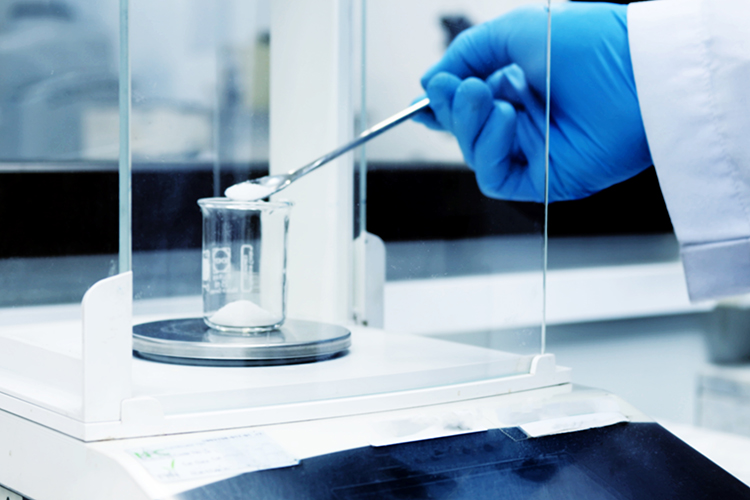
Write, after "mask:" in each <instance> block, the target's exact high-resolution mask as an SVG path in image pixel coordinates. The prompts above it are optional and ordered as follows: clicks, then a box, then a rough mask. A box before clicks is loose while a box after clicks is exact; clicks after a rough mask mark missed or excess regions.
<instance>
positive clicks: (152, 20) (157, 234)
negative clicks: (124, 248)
mask: <svg viewBox="0 0 750 500" xmlns="http://www.w3.org/2000/svg"><path fill="white" fill-rule="evenodd" d="M269 23H270V14H269V2H267V1H246V0H230V1H223V2H201V1H189V2H183V1H177V0H173V1H164V2H149V1H147V0H131V18H130V38H131V54H132V55H131V68H132V89H133V90H132V93H133V95H132V116H131V134H132V135H131V140H132V158H133V270H134V287H135V298H136V299H155V298H165V297H191V298H192V299H197V301H196V302H189V301H188V303H190V304H194V305H195V304H197V305H195V308H192V309H191V308H190V306H188V310H187V311H185V312H187V313H189V314H193V313H195V314H197V315H199V314H200V305H199V298H200V293H201V212H200V210H199V207H198V205H197V200H198V199H199V198H205V197H211V196H219V195H221V194H223V191H224V189H225V188H226V187H228V186H230V185H232V184H234V183H236V182H238V181H240V180H245V179H247V178H249V177H256V176H259V175H264V174H265V173H266V172H267V170H268V117H269V113H268V105H269V102H268V101H269V90H268V85H269V83H268V77H269Z"/></svg>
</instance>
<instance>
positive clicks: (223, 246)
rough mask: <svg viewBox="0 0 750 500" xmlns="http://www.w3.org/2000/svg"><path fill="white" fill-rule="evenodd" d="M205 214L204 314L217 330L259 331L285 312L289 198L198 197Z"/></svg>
mask: <svg viewBox="0 0 750 500" xmlns="http://www.w3.org/2000/svg"><path fill="white" fill-rule="evenodd" d="M198 205H199V206H200V207H201V212H202V213H203V264H202V270H203V272H202V276H203V278H202V282H203V319H204V321H205V322H206V324H207V325H208V326H210V327H211V328H214V329H216V330H221V331H225V332H233V333H255V332H264V331H268V330H273V329H275V328H278V327H280V326H281V324H282V323H283V322H284V318H285V313H286V241H287V229H288V227H289V210H290V209H291V207H292V204H291V203H289V202H285V201H273V202H266V201H237V200H232V199H229V198H203V199H200V200H198Z"/></svg>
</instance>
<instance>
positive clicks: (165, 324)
mask: <svg viewBox="0 0 750 500" xmlns="http://www.w3.org/2000/svg"><path fill="white" fill-rule="evenodd" d="M350 345H351V333H350V332H349V330H347V329H346V328H344V327H342V326H337V325H329V324H326V323H317V322H314V321H301V320H287V321H286V322H285V323H284V325H283V326H282V327H281V328H279V329H278V330H272V331H269V332H264V333H257V334H246V335H238V334H227V333H224V332H220V331H218V330H214V329H211V328H209V327H208V325H206V324H205V323H204V322H203V318H184V319H171V320H165V321H155V322H153V323H142V324H140V325H135V326H134V327H133V351H134V352H135V353H136V354H137V355H138V356H140V357H142V358H145V359H150V360H153V361H159V362H166V363H176V364H188V365H201V366H267V365H283V364H292V363H309V362H313V361H321V360H325V359H331V358H333V357H337V356H339V355H341V354H343V353H345V352H346V350H347V349H348V348H349V346H350Z"/></svg>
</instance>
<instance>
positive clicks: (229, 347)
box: [0, 0, 750, 500]
mask: <svg viewBox="0 0 750 500" xmlns="http://www.w3.org/2000/svg"><path fill="white" fill-rule="evenodd" d="M363 5H364V3H362V4H358V3H356V2H348V1H337V0H325V1H321V0H315V1H304V2H297V1H295V2H284V1H278V2H273V3H272V5H271V9H272V12H271V30H272V40H273V45H272V47H273V48H272V50H273V52H272V57H273V60H274V64H273V65H272V66H271V69H270V71H271V75H270V76H271V82H272V83H271V85H272V89H273V92H271V96H270V100H271V102H270V108H271V110H272V115H273V117H274V119H273V120H272V122H271V134H270V141H271V144H270V165H271V166H270V168H271V170H272V171H287V170H289V169H290V168H293V167H295V166H299V165H302V164H304V163H305V162H306V161H308V160H309V159H310V158H314V157H316V156H317V155H319V154H320V153H321V152H322V150H330V149H332V148H334V147H335V146H337V145H338V144H340V143H342V142H344V141H345V140H346V139H347V138H349V137H350V136H351V134H352V131H351V117H352V116H353V112H352V103H351V101H352V94H353V91H352V88H353V83H352V71H351V68H352V67H353V64H352V49H351V47H352V46H353V41H354V39H355V38H356V37H355V34H354V26H356V23H353V22H352V19H353V18H354V17H355V16H353V14H352V10H355V11H356V9H358V8H361V6H363ZM120 6H121V8H122V10H121V11H120V13H121V18H120V20H121V22H122V24H121V25H120V30H121V32H120V33H121V35H122V38H121V41H122V42H123V45H122V46H121V50H120V64H121V73H120V76H121V85H120V92H121V98H122V100H121V102H122V103H123V105H122V107H121V109H120V114H119V118H120V123H119V125H120V131H121V136H120V152H121V157H120V168H121V171H120V182H121V189H122V190H121V208H123V210H122V211H121V215H122V217H123V219H121V220H120V229H121V247H120V252H119V272H118V273H116V274H115V275H113V276H110V277H107V278H104V279H101V280H98V281H96V283H93V284H92V286H91V288H90V289H89V290H88V292H87V293H86V295H85V296H84V298H83V301H82V307H81V312H80V316H81V317H80V320H79V319H78V318H76V317H75V315H74V316H71V314H70V313H69V311H70V310H72V311H74V313H75V314H76V315H77V309H76V308H75V307H72V308H67V307H54V306H50V307H43V306H32V307H28V308H18V309H10V310H6V311H2V315H1V316H2V318H0V319H2V330H1V331H0V352H2V353H3V354H4V355H3V356H2V358H0V487H2V488H3V489H0V492H2V494H3V495H5V496H6V497H7V498H9V499H11V498H12V499H16V498H20V497H21V496H23V498H27V499H30V500H56V499H72V498H76V499H80V500H87V499H92V500H93V499H97V500H100V499H105V498H106V499H112V500H118V499H128V500H137V499H144V500H145V499H167V498H185V499H208V498H222V499H234V498H341V499H346V498H349V499H367V498H576V499H582V498H597V499H601V498H647V497H658V498H662V497H666V498H669V497H680V498H689V497H690V496H691V495H693V496H696V497H705V498H748V497H750V493H748V489H747V488H746V487H745V486H743V485H742V484H740V483H739V482H738V481H737V480H735V479H734V478H732V477H731V476H729V475H728V474H727V473H725V472H724V471H722V470H720V469H719V468H718V467H716V466H715V465H713V464H712V463H710V462H709V461H708V460H707V459H705V458H704V457H702V456H700V455H699V454H697V453H696V452H695V451H693V450H692V449H690V448H689V447H687V446H686V445H684V444H683V443H681V442H680V441H679V440H677V439H676V438H674V437H673V436H671V435H670V434H668V433H666V431H664V430H663V429H661V428H660V427H658V426H657V425H656V424H654V423H652V422H650V421H649V420H648V418H647V417H645V416H644V415H642V414H641V413H640V412H638V411H637V410H636V409H634V408H632V407H631V406H630V405H628V404H627V403H626V402H624V401H622V400H621V399H619V398H617V397H616V396H613V395H611V394H607V393H605V392H602V391H598V390H593V389H582V388H574V387H573V386H572V384H571V372H570V370H569V369H567V368H564V367H560V366H557V365H556V363H555V359H554V355H552V354H549V353H544V352H543V349H541V348H540V347H539V346H540V344H541V340H540V338H541V327H540V326H539V324H541V321H539V322H538V323H539V324H535V325H531V326H530V327H529V328H527V329H525V330H524V331H522V332H521V333H520V334H519V335H520V337H519V338H521V339H522V341H521V342H518V343H517V346H516V347H518V349H517V350H516V349H508V350H497V349H489V348H486V347H477V346H473V345H468V344H460V343H455V342H448V341H444V340H438V339H434V338H429V337H423V336H415V335H405V334H396V333H389V332H387V331H384V330H382V329H379V328H373V327H372V325H376V324H377V323H378V311H379V306H378V301H377V297H378V295H379V294H380V295H382V286H383V280H384V278H383V249H382V243H379V242H378V240H377V239H376V238H375V237H372V236H371V235H367V234H365V233H364V232H360V234H359V238H358V239H357V240H356V241H354V240H353V238H352V227H353V212H354V210H353V209H352V208H353V207H352V203H351V200H352V199H354V196H353V192H352V191H353V185H354V182H353V172H352V168H351V159H349V161H344V160H342V161H340V162H339V163H338V164H334V165H330V166H329V167H326V169H323V170H321V171H319V172H316V174H315V175H314V176H311V177H310V178H309V179H305V184H304V185H300V186H293V187H291V188H289V190H288V192H287V193H285V196H288V197H289V199H291V200H292V201H293V202H294V208H293V215H291V216H290V217H291V218H290V234H289V262H288V269H287V271H288V275H289V296H288V303H289V307H288V311H284V308H283V307H282V308H281V309H278V308H275V306H273V305H272V304H271V303H262V300H260V299H258V301H259V302H258V304H256V305H260V306H263V308H264V309H265V310H266V311H268V310H270V311H271V313H272V314H271V317H276V316H274V314H273V313H277V316H278V314H279V313H284V312H286V316H287V317H286V320H285V321H283V323H279V324H281V326H280V327H278V324H276V323H274V322H272V323H273V324H263V325H258V324H256V325H250V327H251V328H254V327H258V326H263V327H266V326H271V327H275V328H271V329H268V330H264V331H250V332H239V333H238V332H232V331H223V330H222V329H221V328H218V327H229V328H230V330H231V328H232V327H237V326H238V325H236V324H235V325H232V324H226V323H223V322H220V321H218V319H217V318H216V317H213V316H210V317H209V318H213V319H214V320H217V321H213V320H212V322H213V323H214V324H215V325H218V327H217V328H214V327H212V326H211V325H209V324H208V323H206V322H205V321H204V319H203V317H202V315H201V312H205V311H206V309H205V308H204V307H203V304H200V301H199V300H197V301H196V300H194V298H191V297H187V298H177V299H174V300H161V299H158V298H157V299H153V300H139V301H136V302H135V303H134V299H133V296H134V291H133V277H134V274H135V275H137V274H138V272H139V269H138V268H137V266H135V265H133V266H132V271H131V260H130V256H131V254H130V246H131V245H130V244H131V241H130V238H131V237H132V234H133V233H132V231H129V227H130V220H129V218H128V210H127V208H128V205H127V200H128V193H129V185H128V179H129V177H130V174H131V173H132V171H131V170H130V167H131V163H130V161H131V159H130V157H129V153H130V143H129V141H130V137H129V135H128V133H127V131H128V130H129V127H130V122H129V119H130V114H129V110H130V105H131V101H132V103H133V105H136V106H137V103H138V100H137V99H134V98H133V96H131V95H130V73H129V68H130V66H129V64H130V62H131V61H129V59H128V58H129V52H128V45H127V38H128V37H127V35H128V33H129V25H128V22H129V17H128V13H129V12H130V13H134V12H135V11H129V10H128V2H127V1H123V2H121V3H120ZM360 14H362V13H361V12H360ZM230 17H231V16H230ZM199 42H200V40H198V41H195V43H199ZM301 75H302V76H301ZM302 77H304V85H302V84H300V79H301V78H302ZM228 80H231V79H228ZM230 94H231V93H230ZM218 111H219V110H217V116H219V118H220V119H219V120H218V121H220V122H221V119H225V118H226V114H222V113H219V112H218ZM313 123H314V124H315V126H314V127H313V126H311V125H310V124H313ZM123 131H124V132H123ZM219 135H220V134H219ZM290 145H293V146H290ZM217 149H218V146H217ZM321 149H322V150H321ZM217 177H219V178H220V176H217ZM360 196H363V194H362V193H361V192H360ZM274 202H276V200H274ZM195 209H196V211H197V207H196V208H195ZM123 214H124V215H123ZM177 222H178V221H177V220H175V221H174V223H175V224H176V223H177ZM261 245H262V243H261ZM256 250H257V248H256V247H253V249H252V251H251V250H250V249H249V248H247V247H244V248H243V247H242V245H240V247H239V250H238V251H233V252H231V253H232V254H234V255H239V256H240V264H239V268H242V267H243V266H242V262H243V261H242V258H241V257H242V256H243V255H244V256H245V258H246V260H245V261H244V262H245V263H246V264H247V263H248V262H250V261H251V260H252V259H251V254H252V255H255V254H254V252H255V251H256ZM201 258H202V259H203V258H205V259H206V260H207V262H208V264H207V265H208V269H209V270H210V269H212V266H213V265H214V264H217V267H216V270H217V271H221V270H222V269H221V264H227V263H229V262H231V256H230V255H229V253H224V254H222V253H221V251H220V250H216V251H213V250H211V249H209V252H208V256H205V255H202V256H201ZM198 265H200V263H198ZM204 269H205V268H204ZM204 272H205V271H204ZM535 276H537V278H538V279H539V282H538V283H539V284H540V286H538V287H535V289H534V290H533V291H532V292H531V293H529V294H526V295H523V296H520V297H518V304H520V306H519V307H523V308H525V309H524V310H516V311H513V312H514V313H516V314H517V315H520V316H523V315H524V314H526V313H527V312H528V310H534V311H541V305H542V302H543V288H542V287H541V283H542V273H541V270H540V272H539V273H537V274H535ZM214 279H215V280H216V281H217V282H218V281H222V280H223V278H218V277H216V276H213V277H212V276H211V275H210V272H209V273H208V276H207V281H208V282H209V285H208V286H209V287H210V286H212V285H211V282H212V280H214ZM204 281H206V280H204ZM277 284H278V282H277ZM217 286H218V287H219V288H220V289H221V290H224V289H223V288H222V287H223V285H217ZM282 286H283V284H282ZM239 288H240V289H241V288H242V284H241V283H240V285H239ZM250 288H252V287H250ZM238 300H240V299H238ZM242 300H244V299H242ZM248 300H250V299H248ZM196 304H198V305H196ZM224 305H226V304H224ZM220 309H221V305H218V306H217V307H216V308H213V306H212V308H210V310H211V311H212V312H217V311H219V310H220ZM134 311H136V313H135V314H134ZM486 314H494V313H493V312H492V311H487V313H486ZM282 315H283V314H282ZM355 316H356V318H357V321H353V317H355ZM537 317H538V318H540V319H541V315H539V316H537ZM29 318H33V319H32V320H31V321H30V320H29ZM365 323H368V324H369V325H370V326H365V325H364V324H365ZM134 325H135V326H134ZM247 326H248V325H239V327H240V328H243V327H247ZM524 343H525V344H526V345H524ZM134 350H135V351H136V352H137V356H134V355H133V352H134ZM8 353H11V354H8ZM0 497H2V495H0Z"/></svg>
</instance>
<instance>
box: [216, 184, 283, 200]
mask: <svg viewBox="0 0 750 500" xmlns="http://www.w3.org/2000/svg"><path fill="white" fill-rule="evenodd" d="M273 192H274V188H270V187H268V186H264V185H262V184H256V183H254V182H240V183H239V184H235V185H234V186H229V187H228V188H227V189H226V191H224V196H226V197H227V198H231V199H233V200H240V201H255V200H260V199H262V198H266V197H268V196H270V195H271V193H273Z"/></svg>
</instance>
